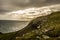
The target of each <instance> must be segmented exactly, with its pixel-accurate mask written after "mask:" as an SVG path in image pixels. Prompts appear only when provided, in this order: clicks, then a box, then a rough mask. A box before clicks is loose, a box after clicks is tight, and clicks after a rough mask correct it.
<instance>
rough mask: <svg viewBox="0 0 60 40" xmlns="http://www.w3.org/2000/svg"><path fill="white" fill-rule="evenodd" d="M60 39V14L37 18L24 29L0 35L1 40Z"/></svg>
mask: <svg viewBox="0 0 60 40" xmlns="http://www.w3.org/2000/svg"><path fill="white" fill-rule="evenodd" d="M39 27H40V28H39ZM43 35H45V36H43ZM46 36H48V37H49V38H48V37H46ZM45 37H46V38H45ZM59 37H60V12H54V13H52V14H50V15H47V16H43V17H37V18H36V19H33V20H32V21H31V22H30V23H29V24H28V25H27V26H26V27H25V28H24V29H22V30H19V31H17V32H12V33H7V34H2V33H1V34H0V40H60V38H59Z"/></svg>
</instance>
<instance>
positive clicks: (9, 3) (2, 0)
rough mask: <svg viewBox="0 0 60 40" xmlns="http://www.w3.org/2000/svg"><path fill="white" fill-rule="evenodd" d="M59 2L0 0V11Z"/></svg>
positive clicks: (58, 1)
mask: <svg viewBox="0 0 60 40" xmlns="http://www.w3.org/2000/svg"><path fill="white" fill-rule="evenodd" d="M52 4H60V0H0V12H1V10H3V11H2V12H5V10H6V11H13V10H19V9H22V8H25V7H32V6H33V7H41V6H46V5H52Z"/></svg>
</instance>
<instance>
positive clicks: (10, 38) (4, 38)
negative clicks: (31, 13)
mask: <svg viewBox="0 0 60 40" xmlns="http://www.w3.org/2000/svg"><path fill="white" fill-rule="evenodd" d="M37 19H38V18H37ZM34 23H35V22H34ZM46 25H47V26H49V27H54V28H55V29H54V30H53V31H50V32H47V34H46V35H48V36H50V37H56V36H58V35H60V12H56V13H53V14H51V15H48V16H47V22H46V24H44V25H42V26H46ZM15 34H16V32H14V33H7V34H0V40H15ZM30 35H31V34H30ZM24 37H28V35H27V36H24ZM32 38H33V40H35V38H34V36H32ZM17 40H21V38H18V39H17ZM26 40H29V39H26ZM36 40H38V39H36ZM42 40H43V39H42ZM48 40H56V39H55V38H50V39H48Z"/></svg>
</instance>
